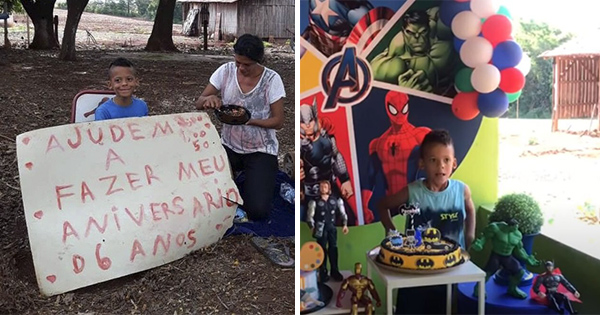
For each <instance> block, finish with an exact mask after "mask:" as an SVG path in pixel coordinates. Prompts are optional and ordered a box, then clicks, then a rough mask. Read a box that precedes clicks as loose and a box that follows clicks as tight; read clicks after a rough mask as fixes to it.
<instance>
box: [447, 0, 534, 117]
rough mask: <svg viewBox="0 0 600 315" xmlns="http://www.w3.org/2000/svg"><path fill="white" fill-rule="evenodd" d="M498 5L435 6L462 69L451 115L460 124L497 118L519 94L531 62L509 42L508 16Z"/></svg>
mask: <svg viewBox="0 0 600 315" xmlns="http://www.w3.org/2000/svg"><path fill="white" fill-rule="evenodd" d="M497 1H498V0H448V1H443V2H442V4H441V6H440V19H441V20H442V23H444V24H446V25H450V27H451V29H452V33H453V34H454V49H456V51H457V52H458V53H459V55H460V60H461V61H462V63H463V64H464V65H465V67H463V68H462V69H460V70H459V71H458V73H457V74H456V77H455V78H454V82H455V88H456V90H457V92H458V94H457V95H456V96H455V97H454V100H453V101H452V111H453V112H454V115H456V117H458V118H460V119H462V120H471V119H473V118H475V117H477V115H479V113H481V114H482V115H484V116H486V117H500V116H501V115H502V114H504V113H505V112H506V111H507V110H508V105H509V104H510V103H511V102H514V101H515V100H517V99H518V98H519V96H520V95H521V91H522V89H523V86H524V85H525V76H526V75H527V73H529V70H530V68H531V60H530V59H529V57H528V56H527V55H526V54H524V53H523V51H522V50H521V46H520V45H519V44H518V43H517V42H516V41H514V39H513V38H512V31H513V28H512V22H511V19H512V17H511V16H510V13H509V12H508V10H507V9H506V8H505V7H504V6H500V5H498V4H497Z"/></svg>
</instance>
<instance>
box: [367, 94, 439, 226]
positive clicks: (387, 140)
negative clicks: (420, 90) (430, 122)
mask: <svg viewBox="0 0 600 315" xmlns="http://www.w3.org/2000/svg"><path fill="white" fill-rule="evenodd" d="M385 109H386V111H387V114H388V117H389V118H390V124H391V126H390V128H389V129H388V130H386V131H385V132H384V133H383V134H382V135H381V136H380V137H379V138H375V139H373V140H371V143H370V144H369V167H368V185H367V188H366V189H363V190H362V201H363V209H369V201H370V200H371V196H372V195H373V188H374V187H375V180H376V178H377V175H378V174H380V173H383V174H384V175H385V190H386V192H385V193H386V195H391V194H395V193H397V192H398V191H400V190H401V189H402V188H404V187H405V186H406V185H407V184H408V182H410V181H413V180H415V179H416V178H415V177H416V172H417V168H418V149H419V145H420V144H421V142H422V141H423V138H425V135H427V133H429V132H430V131H431V129H429V128H427V127H415V126H413V125H412V124H411V123H410V122H408V95H406V94H405V93H401V92H397V91H389V92H388V93H387V95H386V96H385ZM395 214H397V213H392V215H395ZM366 223H368V222H366Z"/></svg>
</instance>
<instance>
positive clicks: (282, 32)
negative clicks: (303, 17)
mask: <svg viewBox="0 0 600 315" xmlns="http://www.w3.org/2000/svg"><path fill="white" fill-rule="evenodd" d="M177 1H178V2H181V4H182V7H181V9H182V19H183V21H184V29H185V28H186V24H187V25H189V27H190V28H193V26H195V25H193V24H196V25H197V28H198V30H199V31H198V32H186V31H182V32H183V33H184V34H188V35H191V36H198V35H200V34H202V22H201V21H200V14H199V12H200V10H201V9H202V6H203V5H204V6H206V7H207V8H208V11H209V21H208V34H209V36H211V38H214V39H217V40H222V39H223V38H225V37H228V36H232V37H238V36H240V35H242V34H245V33H250V34H254V35H257V36H259V37H261V38H263V39H269V38H274V39H283V38H290V37H292V36H294V33H292V32H294V22H295V13H294V0H177ZM192 19H195V20H196V22H195V23H193V21H192Z"/></svg>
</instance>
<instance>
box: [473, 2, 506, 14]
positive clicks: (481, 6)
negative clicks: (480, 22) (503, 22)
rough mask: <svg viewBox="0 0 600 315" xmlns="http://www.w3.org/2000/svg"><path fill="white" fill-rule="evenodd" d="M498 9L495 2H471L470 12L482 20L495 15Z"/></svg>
mask: <svg viewBox="0 0 600 315" xmlns="http://www.w3.org/2000/svg"><path fill="white" fill-rule="evenodd" d="M499 9H500V3H498V1H497V0H471V11H473V13H475V14H476V15H477V16H479V17H480V18H482V19H487V18H488V17H490V16H492V15H494V14H496V13H497V12H498V10H499Z"/></svg>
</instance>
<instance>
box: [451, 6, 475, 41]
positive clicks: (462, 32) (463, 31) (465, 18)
mask: <svg viewBox="0 0 600 315" xmlns="http://www.w3.org/2000/svg"><path fill="white" fill-rule="evenodd" d="M452 32H453V33H454V36H456V37H458V38H460V39H467V38H470V37H473V36H477V35H479V32H481V19H480V18H479V17H478V16H477V15H475V13H473V12H472V11H462V12H460V13H458V14H457V15H456V16H455V17H454V19H453V20H452Z"/></svg>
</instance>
